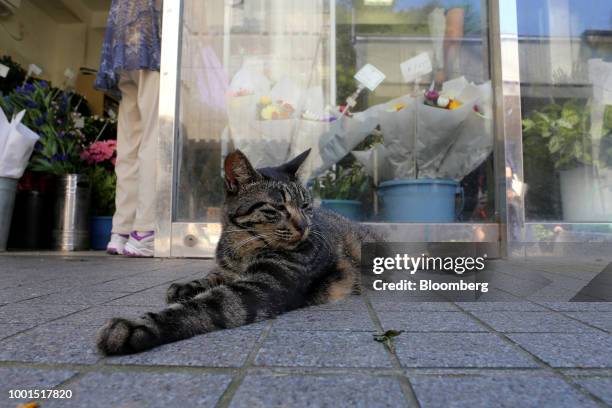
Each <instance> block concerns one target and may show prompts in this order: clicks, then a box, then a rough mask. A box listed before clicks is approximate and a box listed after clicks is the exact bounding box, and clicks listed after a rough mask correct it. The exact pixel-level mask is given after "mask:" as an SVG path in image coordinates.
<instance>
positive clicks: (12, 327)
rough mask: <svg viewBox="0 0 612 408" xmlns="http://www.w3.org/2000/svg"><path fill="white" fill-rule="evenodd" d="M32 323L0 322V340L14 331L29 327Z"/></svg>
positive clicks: (17, 331)
mask: <svg viewBox="0 0 612 408" xmlns="http://www.w3.org/2000/svg"><path fill="white" fill-rule="evenodd" d="M30 327H32V325H28V324H3V323H0V340H1V339H4V338H7V337H9V336H12V335H13V334H15V333H19V332H20V331H23V330H26V329H29V328H30Z"/></svg>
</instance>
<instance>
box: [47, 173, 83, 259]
mask: <svg viewBox="0 0 612 408" xmlns="http://www.w3.org/2000/svg"><path fill="white" fill-rule="evenodd" d="M90 195H91V185H90V183H89V178H88V177H87V176H84V175H82V174H67V175H65V176H61V177H59V178H58V180H57V194H56V201H55V212H54V217H53V218H54V219H53V233H52V247H53V249H57V250H60V251H82V250H85V249H89V199H90Z"/></svg>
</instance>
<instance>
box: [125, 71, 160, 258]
mask: <svg viewBox="0 0 612 408" xmlns="http://www.w3.org/2000/svg"><path fill="white" fill-rule="evenodd" d="M158 106H159V72H156V71H144V70H142V71H138V108H139V111H140V115H141V123H142V139H141V142H140V146H139V149H138V198H137V201H138V205H137V207H136V214H135V218H134V224H133V227H132V229H133V231H134V232H132V234H131V236H130V241H129V242H128V244H127V246H126V254H127V255H132V256H153V241H154V230H155V216H156V206H157V201H156V199H155V196H156V187H157V186H156V168H157V137H158V133H159V126H158Z"/></svg>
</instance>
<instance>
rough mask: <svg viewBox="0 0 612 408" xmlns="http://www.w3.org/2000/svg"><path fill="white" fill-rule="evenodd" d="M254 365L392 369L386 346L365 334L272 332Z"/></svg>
mask: <svg viewBox="0 0 612 408" xmlns="http://www.w3.org/2000/svg"><path fill="white" fill-rule="evenodd" d="M255 363H256V364H257V365H260V366H287V367H390V366H391V362H390V360H389V357H388V355H387V352H386V350H385V349H384V347H383V346H382V345H381V344H380V343H377V342H375V341H374V340H373V338H372V333H365V332H363V333H362V332H329V331H308V332H294V331H281V330H272V331H271V332H270V334H269V335H268V337H267V338H266V340H265V341H264V343H263V345H262V346H261V348H260V350H259V352H258V354H257V357H256V359H255Z"/></svg>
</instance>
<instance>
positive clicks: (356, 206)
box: [321, 199, 362, 221]
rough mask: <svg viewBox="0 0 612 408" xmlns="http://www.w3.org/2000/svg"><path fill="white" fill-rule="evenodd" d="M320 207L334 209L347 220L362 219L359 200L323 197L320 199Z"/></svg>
mask: <svg viewBox="0 0 612 408" xmlns="http://www.w3.org/2000/svg"><path fill="white" fill-rule="evenodd" d="M321 207H323V208H327V209H328V210H332V211H335V212H337V213H338V214H340V215H343V216H345V217H346V218H348V219H349V220H353V221H361V219H362V211H361V202H359V201H357V200H335V199H324V200H321Z"/></svg>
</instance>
